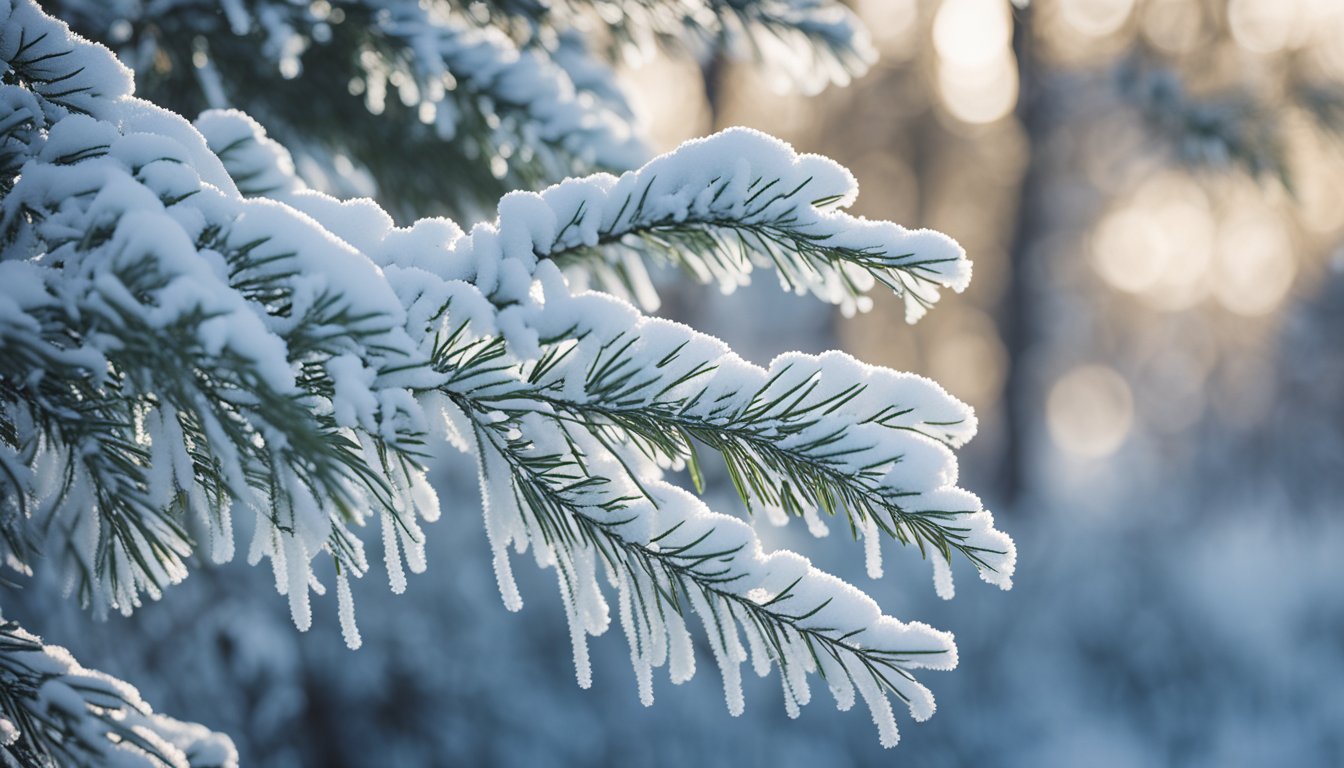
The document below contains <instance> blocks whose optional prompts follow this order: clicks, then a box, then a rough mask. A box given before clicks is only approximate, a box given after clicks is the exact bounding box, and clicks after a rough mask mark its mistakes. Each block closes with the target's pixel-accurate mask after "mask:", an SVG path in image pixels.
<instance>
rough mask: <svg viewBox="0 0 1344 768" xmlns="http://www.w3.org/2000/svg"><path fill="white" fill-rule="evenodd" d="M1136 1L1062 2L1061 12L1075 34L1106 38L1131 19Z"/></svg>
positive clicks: (1062, 0) (1078, 0)
mask: <svg viewBox="0 0 1344 768" xmlns="http://www.w3.org/2000/svg"><path fill="white" fill-rule="evenodd" d="M1133 10H1134V0H1060V3H1059V12H1060V16H1061V17H1062V18H1063V20H1064V23H1065V24H1067V25H1068V26H1069V28H1070V29H1072V30H1073V31H1074V32H1078V33H1080V34H1082V35H1086V36H1088V37H1105V36H1106V35H1109V34H1111V33H1113V32H1115V31H1116V30H1118V29H1120V27H1121V26H1122V25H1123V24H1124V23H1125V21H1126V20H1128V19H1129V15H1130V13H1131V12H1132V11H1133Z"/></svg>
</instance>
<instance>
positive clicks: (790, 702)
mask: <svg viewBox="0 0 1344 768" xmlns="http://www.w3.org/2000/svg"><path fill="white" fill-rule="evenodd" d="M779 684H780V687H782V688H783V689H784V713H785V714H787V715H788V716H789V719H790V720H797V719H798V716H799V715H800V714H802V709H801V708H800V707H799V706H798V700H797V698H795V697H794V695H793V688H792V686H791V684H790V682H789V677H788V676H787V675H780V676H779Z"/></svg>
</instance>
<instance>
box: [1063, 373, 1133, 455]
mask: <svg viewBox="0 0 1344 768" xmlns="http://www.w3.org/2000/svg"><path fill="white" fill-rule="evenodd" d="M1046 419H1047V423H1048V425H1049V428H1050V437H1051V438H1052V439H1053V440H1054V443H1055V445H1057V446H1059V447H1060V448H1061V449H1063V450H1064V451H1065V452H1067V453H1071V454H1073V455H1075V456H1079V457H1081V458H1088V459H1097V458H1102V457H1104V456H1109V455H1110V454H1112V453H1114V452H1115V451H1116V449H1118V448H1119V447H1120V445H1121V444H1122V443H1124V441H1125V438H1126V437H1127V436H1128V435H1129V431H1130V427H1131V426H1132V425H1133V422H1134V398H1133V395H1132V394H1131V393H1130V389H1129V384H1127V383H1126V382H1125V380H1124V378H1122V377H1121V376H1120V374H1119V373H1116V371H1115V370H1114V369H1113V368H1110V367H1107V366H1104V365H1084V366H1079V367H1077V368H1074V369H1073V370H1071V371H1069V372H1068V373H1066V374H1064V375H1063V376H1062V377H1060V378H1059V380H1058V381H1056V382H1055V384H1054V386H1053V387H1051V388H1050V395H1049V398H1048V399H1047V401H1046Z"/></svg>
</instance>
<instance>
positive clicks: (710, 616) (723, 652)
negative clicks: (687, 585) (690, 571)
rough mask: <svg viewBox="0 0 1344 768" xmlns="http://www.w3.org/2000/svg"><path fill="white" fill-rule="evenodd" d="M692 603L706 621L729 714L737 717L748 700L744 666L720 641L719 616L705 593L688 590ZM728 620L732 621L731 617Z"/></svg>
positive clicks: (711, 648) (710, 644)
mask: <svg viewBox="0 0 1344 768" xmlns="http://www.w3.org/2000/svg"><path fill="white" fill-rule="evenodd" d="M687 594H689V595H690V597H691V605H692V606H693V607H694V608H695V612H696V613H698V614H700V620H701V621H702V622H704V625H705V634H706V635H707V636H708V638H709V648H710V650H711V651H713V653H714V660H715V661H716V662H718V665H719V673H720V674H721V675H722V676H723V698H724V700H725V701H726V702H727V703H728V714H730V715H732V716H733V717H737V716H738V715H740V714H742V712H743V710H744V709H746V700H745V699H744V698H743V696H742V667H741V666H740V665H739V662H737V661H735V660H734V659H733V658H732V657H731V656H730V655H729V653H728V649H727V648H725V647H724V645H723V643H721V642H719V629H718V626H717V622H719V619H718V616H717V615H716V614H715V613H714V612H713V611H712V610H711V609H710V606H709V603H708V602H706V600H705V598H704V596H703V595H701V594H700V593H699V592H698V591H697V590H694V589H692V590H688V592H687ZM727 621H732V619H731V618H729V619H727Z"/></svg>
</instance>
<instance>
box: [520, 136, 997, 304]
mask: <svg viewBox="0 0 1344 768" xmlns="http://www.w3.org/2000/svg"><path fill="white" fill-rule="evenodd" d="M857 194H858V186H857V184H856V183H855V181H854V177H853V176H852V175H850V173H849V172H848V171H846V170H845V169H844V168H842V167H841V166H840V165H838V164H836V163H835V162H834V161H832V160H829V159H827V158H824V157H820V156H817V155H806V154H804V155H800V154H797V153H796V152H794V150H793V148H792V147H790V146H789V145H787V144H785V143H784V142H782V141H779V140H778V139H775V138H772V137H770V136H767V135H765V134H762V133H759V132H757V131H753V130H750V129H746V128H734V129H729V130H726V131H723V132H721V133H718V134H715V135H714V136H711V137H709V138H706V139H701V140H697V141H690V142H687V143H685V144H683V145H682V146H681V147H679V148H677V149H676V150H673V151H672V152H669V153H667V154H666V155H662V156H661V157H658V158H656V159H654V160H653V161H651V162H649V163H648V164H646V165H644V166H643V167H642V168H640V169H639V170H637V171H633V172H630V173H626V174H624V175H623V176H621V177H620V178H615V177H612V176H607V175H596V176H591V177H588V178H586V179H577V180H576V179H571V180H568V181H564V182H561V183H560V184H557V185H555V186H553V187H551V188H549V189H547V190H545V191H544V192H542V193H541V199H542V201H543V202H544V203H545V205H546V207H548V208H549V209H550V211H551V214H552V216H553V218H554V219H555V222H556V226H555V228H554V234H553V235H550V236H551V237H552V238H553V239H552V240H550V241H549V242H547V241H545V240H544V239H543V240H542V241H541V242H538V243H536V247H537V252H538V254H539V255H544V256H549V257H550V258H553V259H555V260H556V261H557V262H558V263H560V264H562V265H564V264H570V263H575V262H581V263H583V264H584V265H585V266H586V267H587V268H589V269H592V270H594V271H595V272H596V273H597V275H598V277H599V279H600V280H601V281H602V283H603V284H604V286H606V287H618V288H619V287H624V288H625V289H626V291H627V292H628V293H629V294H631V295H633V296H635V297H637V298H638V299H639V300H640V302H641V304H644V305H645V306H651V305H656V298H655V297H654V296H653V295H652V294H651V288H650V287H649V285H648V280H647V278H646V277H645V276H644V273H643V270H642V268H640V266H639V264H638V263H636V262H635V261H633V260H632V259H631V258H629V254H630V253H632V252H635V253H643V254H648V255H651V256H653V257H654V258H655V259H657V260H660V261H664V262H667V263H671V264H674V265H676V266H679V267H681V268H682V269H684V270H685V271H686V272H688V273H689V274H690V275H692V276H693V277H695V278H696V279H697V280H700V281H701V282H711V281H712V282H717V283H718V284H719V285H720V286H721V287H722V288H723V289H724V290H725V291H729V290H732V289H733V288H735V287H736V286H738V285H740V284H743V283H745V282H747V280H748V279H749V277H750V275H751V272H752V271H753V269H754V268H756V267H773V268H774V269H775V270H776V273H777V274H778V276H779V280H780V282H781V284H782V285H783V286H784V287H785V288H787V289H791V290H794V291H796V292H798V293H805V292H808V293H812V294H814V295H816V296H817V297H819V298H821V299H823V300H825V301H828V302H830V303H833V304H837V305H839V306H840V308H841V309H842V310H843V311H844V312H845V314H847V315H849V314H853V313H854V311H855V310H856V309H857V310H864V309H867V308H868V307H869V306H871V300H870V299H868V298H866V296H865V293H866V292H867V291H869V290H870V289H871V288H872V287H873V285H874V284H875V283H881V284H882V285H885V286H886V287H888V288H890V289H891V290H892V291H894V292H896V293H897V294H898V295H900V296H902V297H903V298H904V299H905V306H906V318H907V319H908V320H910V321H912V322H913V321H914V320H917V319H919V318H920V317H921V316H923V314H924V313H925V312H926V311H927V309H928V308H929V307H930V306H932V305H933V303H934V302H936V301H937V300H938V297H939V289H940V288H942V287H947V288H952V289H954V290H957V291H961V290H963V289H964V288H965V287H966V285H967V283H968V282H969V280H970V275H971V265H970V262H969V261H968V260H967V259H966V257H965V253H964V252H963V251H962V249H961V248H960V247H959V246H958V245H957V244H956V242H954V241H953V240H952V239H951V238H949V237H947V236H946V235H943V234H941V233H938V232H934V231H931V230H926V229H921V230H907V229H905V228H903V227H901V226H899V225H896V224H893V223H891V222H885V221H868V220H866V219H863V218H858V217H854V216H851V215H849V214H847V213H845V212H844V211H843V210H840V209H842V208H844V207H846V206H848V205H850V204H851V203H853V201H854V199H855V196H856V195H857ZM529 207H530V208H537V207H538V206H529ZM529 212H530V211H529ZM510 213H511V211H510V210H508V208H506V207H503V206H502V207H501V211H500V228H501V229H506V228H508V227H510V226H516V225H515V224H514V222H513V221H511V220H510V219H511V217H510ZM537 215H540V214H532V217H533V220H532V222H530V226H532V227H534V228H535V227H536V224H535V218H536V216H537ZM547 233H548V235H549V234H550V230H549V229H548V230H547Z"/></svg>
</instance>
